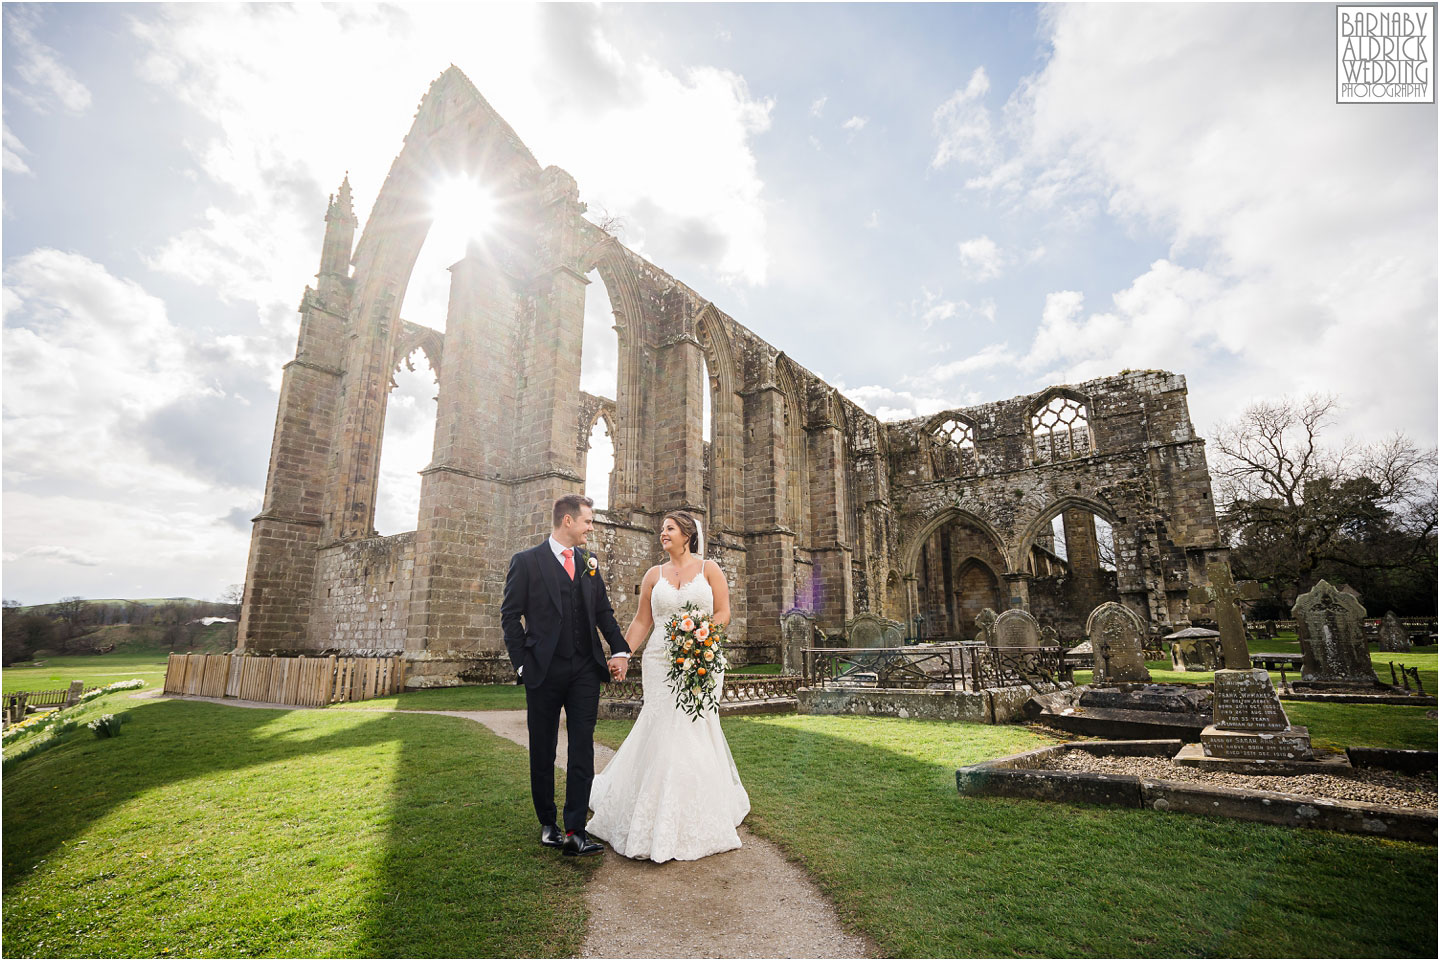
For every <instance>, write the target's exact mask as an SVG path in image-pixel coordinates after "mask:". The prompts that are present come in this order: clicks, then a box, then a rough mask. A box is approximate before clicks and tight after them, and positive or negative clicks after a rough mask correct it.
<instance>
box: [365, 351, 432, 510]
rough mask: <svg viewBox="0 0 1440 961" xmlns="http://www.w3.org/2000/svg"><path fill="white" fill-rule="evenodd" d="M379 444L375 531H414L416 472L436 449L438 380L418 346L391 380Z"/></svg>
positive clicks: (417, 494) (417, 503)
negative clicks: (383, 431) (383, 427)
mask: <svg viewBox="0 0 1440 961" xmlns="http://www.w3.org/2000/svg"><path fill="white" fill-rule="evenodd" d="M391 384H392V386H391V388H390V396H389V398H388V400H387V401H386V404H385V433H384V435H383V436H382V439H381V442H380V472H379V483H378V485H377V488H376V491H375V531H376V533H378V534H380V535H382V536H389V535H391V534H400V533H403V532H405V531H413V530H415V529H416V528H417V527H418V526H419V520H420V471H422V470H424V469H425V468H426V467H427V466H429V464H430V460H431V457H432V456H433V454H434V451H435V395H436V394H437V392H438V386H437V384H438V378H437V376H436V374H435V371H433V370H431V368H430V359H429V358H428V357H427V356H426V355H425V352H424V351H423V350H420V349H419V348H418V347H417V348H416V349H415V350H413V351H411V353H410V356H409V357H407V358H405V360H404V361H403V362H402V363H401V364H400V366H399V368H398V369H397V370H396V371H395V373H394V375H393V376H392V379H391Z"/></svg>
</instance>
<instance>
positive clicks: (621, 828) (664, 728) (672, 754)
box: [585, 570, 750, 862]
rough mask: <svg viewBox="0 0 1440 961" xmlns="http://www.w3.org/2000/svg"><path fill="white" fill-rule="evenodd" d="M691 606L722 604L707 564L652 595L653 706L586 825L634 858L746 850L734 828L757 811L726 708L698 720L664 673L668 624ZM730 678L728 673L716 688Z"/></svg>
mask: <svg viewBox="0 0 1440 961" xmlns="http://www.w3.org/2000/svg"><path fill="white" fill-rule="evenodd" d="M686 602H689V603H692V604H694V605H695V606H696V607H698V608H700V610H701V611H703V612H705V613H707V614H709V613H712V612H713V611H714V610H715V597H714V595H713V594H712V593H711V591H710V585H709V584H708V583H706V581H705V576H704V573H703V570H702V572H701V573H700V574H696V575H695V577H694V578H693V579H691V580H690V581H688V582H686V583H685V584H682V585H681V586H680V587H679V588H678V589H677V588H676V587H675V586H674V585H672V584H671V583H670V582H669V581H667V580H666V579H665V578H664V577H661V578H660V580H659V582H658V583H656V585H655V588H654V589H653V590H652V591H651V592H650V612H651V614H652V615H653V616H654V618H655V628H654V630H652V631H651V632H650V639H649V641H648V642H646V644H645V649H644V651H642V652H641V663H642V665H643V672H642V681H643V685H644V689H645V705H644V707H642V708H641V709H640V717H639V718H637V719H636V721H635V726H634V727H633V728H631V729H630V734H629V736H628V737H626V738H625V743H623V744H621V745H620V750H618V751H616V752H615V757H614V758H612V759H611V760H610V763H609V764H608V765H606V767H605V770H603V771H601V772H600V773H599V774H597V775H595V783H594V785H593V786H592V787H591V789H590V809H591V810H592V811H594V812H595V813H594V816H593V817H592V818H591V819H590V823H589V824H588V825H586V827H585V830H586V831H587V832H588V833H590V834H593V835H595V836H596V837H598V838H600V839H602V840H604V841H607V842H609V844H610V847H611V848H613V849H614V850H615V852H616V853H617V854H623V855H625V856H626V857H627V858H649V859H650V860H651V861H656V862H660V861H669V860H671V859H672V858H673V859H675V860H678V861H694V860H696V859H697V858H703V857H705V856H706V855H707V854H717V853H719V852H720V851H730V850H733V849H734V848H738V847H739V846H740V835H739V834H737V833H736V831H735V828H736V826H737V825H739V824H740V822H741V821H743V820H744V819H745V815H747V814H749V813H750V796H749V795H748V794H746V793H745V786H744V785H743V784H741V783H740V772H739V771H738V770H736V768H735V759H734V757H732V756H731V754H730V745H728V744H726V743H725V735H724V734H723V733H722V732H721V730H720V716H719V714H718V713H717V712H715V711H711V712H709V713H708V714H704V715H701V717H700V718H698V719H693V720H692V719H691V717H690V715H688V714H686V713H685V712H684V711H681V710H680V709H679V708H677V707H676V706H675V694H674V692H673V691H671V690H670V684H669V681H668V680H667V678H666V674H667V673H668V669H669V663H668V662H669V657H668V654H667V652H666V650H665V625H666V624H667V623H669V621H670V618H671V617H672V616H673V615H674V614H675V613H676V612H678V611H679V610H680V609H681V608H682V607H684V606H685V604H686ZM724 683H725V677H724V675H723V674H721V675H720V676H719V677H717V678H716V684H717V685H723V684H724ZM717 690H718V687H717Z"/></svg>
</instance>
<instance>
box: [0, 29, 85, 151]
mask: <svg viewBox="0 0 1440 961" xmlns="http://www.w3.org/2000/svg"><path fill="white" fill-rule="evenodd" d="M40 24H41V19H40V8H39V7H38V6H34V5H31V4H6V5H5V32H6V34H7V35H8V38H9V40H10V42H11V44H12V45H13V49H14V51H15V56H16V57H17V58H18V63H16V65H15V73H16V75H17V76H19V77H20V79H21V80H23V81H24V82H25V84H26V86H25V87H24V88H16V87H7V90H8V91H9V92H11V93H14V94H15V95H16V96H17V97H18V98H19V99H21V100H23V101H24V102H25V103H27V104H29V105H30V107H31V108H33V109H34V110H36V111H38V112H40V113H49V112H50V110H51V109H52V108H53V107H55V106H59V107H60V108H61V109H62V110H66V111H68V112H70V113H83V112H84V111H85V110H86V109H87V108H88V107H89V106H90V90H89V88H88V87H86V86H85V84H83V83H81V82H80V78H79V77H77V76H75V73H74V72H73V71H72V70H71V69H70V68H69V67H67V66H65V64H63V63H61V62H60V55H59V54H58V53H56V52H55V50H54V48H52V47H50V46H49V45H48V44H45V43H43V42H42V41H41V40H40V39H39V38H38V37H36V36H35V32H36V31H37V30H38V29H39V28H40ZM6 169H9V168H6Z"/></svg>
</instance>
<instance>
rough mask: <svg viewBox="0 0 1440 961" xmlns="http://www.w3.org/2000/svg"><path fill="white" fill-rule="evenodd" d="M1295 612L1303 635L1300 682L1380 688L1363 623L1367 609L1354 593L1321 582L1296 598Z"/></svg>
mask: <svg viewBox="0 0 1440 961" xmlns="http://www.w3.org/2000/svg"><path fill="white" fill-rule="evenodd" d="M1291 613H1292V614H1293V615H1294V617H1295V631H1296V633H1297V634H1299V635H1300V652H1301V653H1302V654H1304V655H1305V659H1304V662H1303V663H1302V664H1301V666H1300V682H1299V683H1300V684H1302V685H1307V686H1311V687H1319V688H1326V687H1332V688H1346V687H1357V688H1376V687H1379V686H1380V679H1379V678H1378V677H1376V676H1375V668H1374V667H1373V666H1372V665H1371V663H1370V651H1369V649H1368V648H1366V646H1365V634H1364V631H1363V630H1362V629H1361V622H1362V621H1364V620H1365V608H1363V607H1361V606H1360V602H1359V601H1357V600H1356V599H1355V598H1354V596H1352V595H1350V594H1346V593H1344V592H1342V591H1338V590H1336V589H1335V588H1334V587H1333V586H1331V585H1330V583H1329V582H1327V581H1323V580H1322V581H1320V582H1319V583H1318V584H1316V585H1315V586H1314V588H1312V589H1311V590H1310V592H1309V593H1307V594H1301V595H1300V597H1299V599H1298V600H1296V601H1295V606H1294V608H1292V609H1291Z"/></svg>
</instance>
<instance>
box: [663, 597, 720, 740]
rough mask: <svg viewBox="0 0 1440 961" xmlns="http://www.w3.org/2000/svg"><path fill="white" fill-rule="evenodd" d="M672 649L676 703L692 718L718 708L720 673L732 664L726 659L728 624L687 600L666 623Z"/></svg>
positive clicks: (671, 681)
mask: <svg viewBox="0 0 1440 961" xmlns="http://www.w3.org/2000/svg"><path fill="white" fill-rule="evenodd" d="M665 638H666V643H667V645H668V646H669V649H670V673H669V675H668V677H669V681H670V690H672V691H674V692H675V706H676V707H678V708H680V710H682V711H684V712H685V713H686V714H689V715H690V719H691V720H692V721H693V720H696V719H698V718H699V717H700V715H702V714H704V713H706V712H708V711H711V710H717V709H718V708H719V705H720V684H719V675H720V674H722V673H723V672H724V671H725V668H726V667H728V666H729V662H728V661H727V660H726V659H725V650H724V648H725V641H726V637H725V628H724V627H723V626H722V625H720V624H716V623H715V622H714V621H712V620H710V615H708V614H703V613H701V611H700V609H699V608H698V607H696V606H695V605H694V604H686V605H685V606H684V607H683V608H681V609H680V611H679V612H678V613H676V614H675V615H674V616H673V617H671V618H670V622H669V623H668V624H666V625H665Z"/></svg>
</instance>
